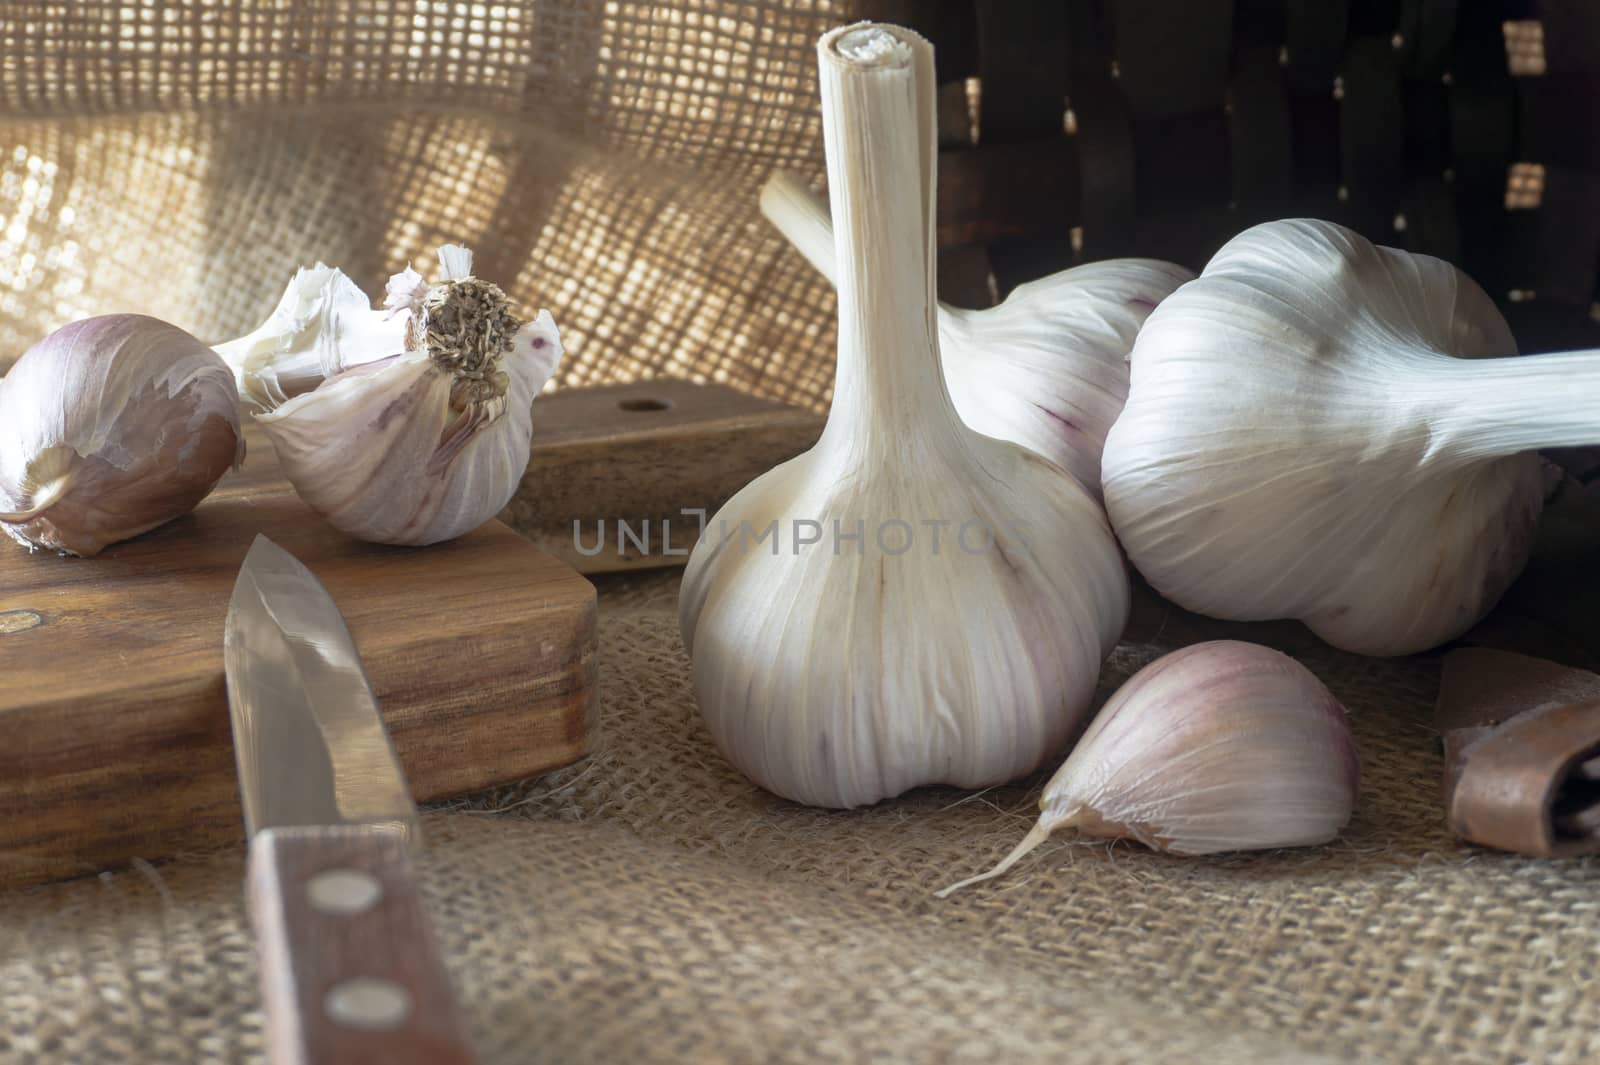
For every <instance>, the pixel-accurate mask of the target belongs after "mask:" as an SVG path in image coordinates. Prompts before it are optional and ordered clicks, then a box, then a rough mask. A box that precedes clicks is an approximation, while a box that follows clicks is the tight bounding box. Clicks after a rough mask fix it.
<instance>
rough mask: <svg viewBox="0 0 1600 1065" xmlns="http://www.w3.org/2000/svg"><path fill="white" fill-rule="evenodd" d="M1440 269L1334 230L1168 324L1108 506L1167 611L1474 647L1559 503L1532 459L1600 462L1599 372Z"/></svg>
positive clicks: (1284, 249)
mask: <svg viewBox="0 0 1600 1065" xmlns="http://www.w3.org/2000/svg"><path fill="white" fill-rule="evenodd" d="M1515 350H1516V347H1515V343H1514V341H1513V339H1512V336H1511V333H1510V330H1509V329H1508V328H1507V327H1506V324H1505V321H1504V320H1503V319H1502V318H1501V316H1500V314H1499V312H1498V311H1497V310H1496V309H1495V307H1494V304H1493V303H1492V302H1491V301H1490V300H1489V298H1488V297H1487V296H1486V295H1484V293H1483V291H1482V290H1481V289H1480V288H1479V287H1478V286H1477V285H1476V284H1474V283H1473V282H1472V281H1471V279H1469V278H1468V277H1467V276H1466V275H1465V274H1463V273H1461V272H1460V271H1459V270H1457V269H1456V268H1455V267H1453V266H1451V265H1450V264H1448V263H1445V262H1443V261H1441V260H1438V259H1434V258H1431V257H1429V256H1426V255H1414V254H1410V253H1408V252H1404V251H1398V250H1395V249H1393V248H1383V247H1378V246H1376V245H1373V244H1371V243H1370V242H1368V241H1367V240H1365V239H1364V238H1362V237H1360V236H1359V235H1357V234H1355V233H1353V232H1351V231H1349V230H1347V229H1344V228H1343V227H1340V226H1336V225H1333V224H1331V223H1327V222H1318V221H1310V220H1291V221H1281V222H1269V223H1266V224H1264V225H1259V226H1256V227H1254V228H1252V229H1249V230H1246V231H1245V232H1244V233H1242V234H1240V235H1239V236H1237V237H1235V238H1234V239H1233V240H1232V241H1230V242H1229V243H1228V244H1227V245H1225V246H1224V247H1223V248H1222V249H1221V250H1220V251H1219V252H1218V253H1217V254H1216V256H1215V257H1214V258H1213V259H1212V260H1211V262H1210V263H1209V264H1208V265H1207V267H1206V269H1205V271H1204V272H1203V273H1202V275H1201V276H1200V278H1199V279H1197V280H1195V281H1193V282H1190V283H1189V284H1187V285H1185V286H1184V287H1182V288H1181V289H1179V290H1178V291H1177V292H1176V293H1174V294H1173V295H1172V296H1170V297H1169V298H1168V299H1167V300H1166V301H1165V302H1164V303H1162V305H1161V306H1160V307H1159V308H1157V309H1156V311H1155V313H1153V314H1152V315H1151V316H1150V319H1149V321H1147V322H1146V323H1145V326H1144V328H1143V330H1141V332H1140V334H1139V337H1138V340H1137V341H1136V343H1135V345H1134V349H1133V354H1132V359H1131V361H1132V381H1131V390H1130V394H1129V398H1128V404H1127V406H1126V408H1125V409H1124V411H1123V414H1122V417H1121V418H1119V419H1118V421H1117V423H1116V425H1115V426H1114V427H1113V428H1112V430H1111V433H1110V435H1109V437H1108V438H1107V441H1106V449H1105V455H1104V463H1103V468H1102V473H1103V483H1104V489H1105V499H1106V506H1107V509H1108V511H1109V512H1110V515H1111V520H1112V524H1113V526H1114V528H1115V529H1116V531H1117V536H1118V538H1119V539H1120V540H1121V542H1122V544H1123V547H1124V548H1125V549H1126V550H1127V552H1128V556H1129V558H1130V559H1131V560H1132V562H1133V563H1134V565H1135V566H1136V567H1137V568H1138V570H1139V571H1140V572H1141V573H1142V574H1143V575H1144V576H1145V578H1146V579H1148V580H1149V581H1150V583H1151V584H1152V585H1153V586H1154V587H1155V588H1156V590H1157V591H1159V592H1160V593H1161V594H1162V595H1164V596H1166V597H1167V598H1168V599H1170V600H1172V601H1173V602H1175V603H1177V604H1179V605H1180V606H1183V607H1187V608H1188V609H1190V610H1194V611H1197V612H1199V613H1202V614H1209V615H1211V616H1213V617H1219V618H1228V619H1233V620H1242V621H1250V620H1265V619H1272V618H1298V619H1300V620H1302V621H1304V622H1305V624H1306V625H1307V626H1309V627H1310V628H1311V629H1312V631H1314V632H1316V633H1317V634H1318V635H1319V636H1321V637H1322V638H1323V639H1325V640H1327V641H1328V642H1329V643H1331V644H1333V645H1334V646H1336V647H1340V648H1343V649H1345V650H1348V651H1355V652H1359V653H1362V654H1371V655H1399V654H1408V653H1413V652H1417V651H1422V650H1425V649H1427V648H1430V647H1434V646H1437V645H1439V644H1441V643H1444V642H1446V641H1448V640H1450V639H1452V638H1454V637H1456V636H1458V635H1460V634H1461V633H1463V632H1465V631H1466V630H1467V629H1468V628H1470V627H1471V626H1472V625H1473V624H1474V623H1475V622H1476V621H1477V620H1478V619H1479V618H1481V617H1482V616H1483V615H1484V614H1485V613H1487V612H1488V610H1489V609H1490V608H1491V607H1492V606H1493V605H1494V604H1495V602H1496V601H1497V600H1498V599H1499V598H1500V596H1501V594H1502V593H1503V592H1504V591H1505V589H1506V588H1507V587H1508V586H1509V585H1510V583H1511V582H1512V580H1513V579H1515V577H1516V576H1517V574H1518V573H1519V572H1520V571H1521V570H1522V567H1523V565H1524V564H1525V562H1526V560H1527V557H1528V553H1529V551H1530V550H1531V545H1532V538H1533V531H1534V526H1535V523H1536V521H1537V517H1538V513H1539V510H1540V508H1541V505H1542V483H1541V476H1540V471H1539V462H1538V459H1537V458H1536V457H1535V456H1534V455H1532V454H1525V453H1523V452H1527V451H1530V450H1531V449H1535V448H1540V447H1556V446H1563V445H1576V444H1586V443H1596V442H1600V414H1597V413H1596V410H1597V403H1600V357H1595V356H1591V355H1583V354H1578V355H1554V356H1531V357H1520V358H1481V356H1490V355H1505V354H1508V353H1513V352H1515Z"/></svg>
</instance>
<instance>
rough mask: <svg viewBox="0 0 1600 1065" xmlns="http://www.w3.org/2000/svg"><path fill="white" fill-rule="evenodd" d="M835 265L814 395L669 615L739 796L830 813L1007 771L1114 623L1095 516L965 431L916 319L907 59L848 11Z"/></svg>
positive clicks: (917, 109)
mask: <svg viewBox="0 0 1600 1065" xmlns="http://www.w3.org/2000/svg"><path fill="white" fill-rule="evenodd" d="M818 52H819V55H820V63H821V82H822V102H823V132H824V137H825V142H826V148H827V156H828V168H829V174H830V177H831V178H832V186H833V188H834V189H836V190H838V191H837V194H836V196H835V198H834V212H835V215H834V220H835V223H836V239H837V255H838V262H839V341H838V344H839V364H838V376H837V383H836V385H835V389H834V401H833V407H832V410H831V411H830V413H829V416H828V422H827V425H826V428H825V429H824V431H823V434H822V438H821V439H820V441H819V442H818V443H817V444H816V446H815V447H813V448H812V449H811V450H810V451H808V452H806V453H804V454H802V455H800V456H799V457H797V458H795V459H792V460H790V461H789V462H786V463H784V464H783V465H781V466H778V467H777V468H775V469H773V470H771V471H769V472H768V473H766V474H764V475H762V476H761V477H759V478H757V479H756V480H755V481H753V482H751V483H750V484H749V485H747V486H746V487H745V488H744V489H743V490H742V491H740V492H739V493H738V494H737V495H736V496H734V498H733V499H732V500H730V501H729V502H728V503H727V505H726V506H724V507H723V509H722V510H721V511H720V512H719V513H718V514H717V515H716V516H715V517H714V518H713V519H712V521H711V522H710V523H709V526H708V528H707V529H706V531H705V533H704V534H703V535H702V538H701V540H700V541H699V543H697V544H696V546H695V548H694V551H693V553H692V554H691V556H690V559H689V564H688V569H687V571H686V573H685V575H684V580H683V590H682V598H681V600H680V603H679V618H680V622H681V626H682V633H683V639H684V643H685V645H686V647H687V648H688V649H689V651H690V654H691V657H692V659H693V678H694V686H695V692H696V695H697V696H698V698H699V702H700V707H701V710H702V712H703V713H704V715H705V719H706V722H707V724H708V726H709V728H710V731H711V733H712V735H713V736H714V737H715V739H716V741H717V743H718V744H719V745H720V746H721V748H722V750H723V751H724V753H725V754H726V755H727V757H728V759H729V760H730V761H731V762H733V763H734V764H735V765H736V766H738V767H739V768H740V769H741V770H743V771H744V772H745V773H746V774H748V775H749V776H750V777H751V778H752V779H753V780H755V781H756V782H757V783H758V784H760V785H762V786H763V787H765V788H767V789H769V790H771V791H773V792H776V793H777V794H779V795H782V796H785V797H787V798H790V799H794V800H797V801H800V802H804V803H810V804H813V805H819V806H833V807H850V806H858V805H862V804H865V803H871V802H876V801H877V800H879V799H883V798H886V797H888V796H892V795H896V794H899V793H900V792H903V791H905V790H906V789H908V788H912V787H916V786H917V785H920V784H931V783H948V784H955V785H959V786H963V787H982V786H985V785H989V784H995V783H999V782H1002V781H1007V780H1012V779H1015V778H1017V777H1018V776H1021V775H1023V774H1026V773H1028V772H1030V771H1031V770H1033V769H1034V768H1036V767H1037V766H1038V765H1039V764H1040V763H1041V762H1042V761H1043V760H1044V759H1046V758H1047V757H1049V756H1050V755H1051V754H1052V753H1053V752H1055V751H1057V750H1059V749H1060V747H1061V745H1062V744H1064V743H1065V742H1066V740H1067V738H1068V736H1070V735H1071V733H1072V732H1073V731H1074V729H1075V728H1076V727H1077V726H1078V725H1079V724H1080V722H1081V720H1082V717H1083V715H1084V714H1085V712H1086V711H1087V709H1088V705H1089V700H1090V698H1091V696H1092V694H1093V690H1094V684H1095V678H1096V675H1097V673H1098V671H1099V666H1100V663H1101V661H1102V660H1103V659H1104V658H1105V656H1106V654H1107V653H1108V652H1109V651H1110V649H1111V648H1112V646H1113V645H1114V644H1115V642H1116V640H1117V638H1118V636H1119V635H1120V633H1121V631H1122V627H1123V624H1124V622H1125V621H1126V618H1127V612H1128V595H1129V592H1128V583H1127V575H1126V572H1125V570H1124V567H1123V563H1122V561H1121V558H1120V555H1119V553H1118V551H1117V547H1116V543H1115V541H1114V540H1113V539H1112V537H1111V533H1110V529H1109V527H1108V525H1107V523H1106V520H1105V517H1104V514H1103V512H1102V511H1101V510H1100V508H1099V506H1098V505H1097V504H1096V503H1095V501H1094V500H1093V499H1092V498H1091V497H1090V495H1089V494H1088V492H1087V491H1085V490H1084V489H1083V488H1082V487H1081V486H1080V485H1079V484H1078V483H1077V482H1076V481H1074V480H1073V479H1072V478H1071V477H1069V476H1067V475H1066V473H1065V472H1064V471H1062V470H1061V469H1060V467H1058V466H1056V465H1055V464H1053V463H1050V462H1048V461H1046V460H1044V459H1041V458H1040V457H1039V456H1037V455H1035V454H1033V453H1032V452H1030V451H1027V450H1026V449H1024V448H1021V447H1018V446H1016V445H1014V444H1011V443H1008V442H1004V441H1000V440H995V439H991V438H989V437H986V436H982V435H980V434H978V433H975V432H973V431H972V430H970V429H968V428H967V427H966V426H964V425H963V424H962V423H961V420H960V419H959V418H958V417H957V416H956V413H955V410H954V409H953V407H952V406H951V404H950V398H949V395H948V394H947V392H946V391H945V387H944V380H943V377H942V375H941V373H940V370H939V349H938V344H937V340H936V337H935V330H934V322H933V304H934V300H933V194H934V184H933V182H934V144H935V139H934V122H933V117H934V111H933V95H934V90H933V58H932V53H933V50H932V48H931V47H930V46H929V45H928V43H927V42H926V41H924V40H923V39H922V38H921V37H918V36H917V35H916V34H914V33H912V32H910V31H908V30H904V29H900V28H898V27H889V26H881V25H872V24H862V25H858V26H851V27H845V28H843V29H839V30H835V31H833V32H831V33H828V34H826V35H825V36H824V37H823V38H822V40H821V41H820V42H819V45H818Z"/></svg>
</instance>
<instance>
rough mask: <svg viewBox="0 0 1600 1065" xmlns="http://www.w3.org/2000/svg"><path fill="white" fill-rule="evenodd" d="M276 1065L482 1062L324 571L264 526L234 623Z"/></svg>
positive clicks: (229, 651) (234, 686) (228, 634)
mask: <svg viewBox="0 0 1600 1065" xmlns="http://www.w3.org/2000/svg"><path fill="white" fill-rule="evenodd" d="M223 659H224V666H225V670H226V674H227V687H228V705H229V711H230V716H231V719H232V723H233V740H234V758H235V762H236V764H237V766H238V772H239V794H240V800H241V805H242V806H243V809H244V817H245V827H246V830H247V832H248V833H249V836H250V860H249V882H250V910H251V919H252V923H253V924H254V926H255V931H256V939H257V944H258V950H259V953H260V965H261V988H262V998H263V1002H264V1004H265V1007H266V1014H267V1044H268V1050H269V1054H270V1058H271V1061H272V1062H273V1063H274V1065H333V1063H335V1062H337V1063H339V1065H361V1063H369V1062H370V1063H374V1065H375V1063H377V1062H383V1063H384V1065H412V1063H415V1065H423V1063H427V1065H471V1063H472V1062H473V1061H475V1060H476V1059H475V1058H474V1056H473V1054H472V1052H471V1049H470V1047H469V1044H468V1042H467V1039H466V1035H465V1026H464V1024H463V1023H462V1018H461V1014H460V1010H459V1008H458V1006H457V1005H456V1000H455V996H454V993H453V992H452V990H451V987H450V982H449V978H448V976H447V975H446V972H445V969H444V966H443V964H442V962H441V960H440V956H439V951H438V947H437V944H436V943H435V941H434V937H433V934H432V930H431V928H430V927H429V924H428V920H427V917H426V914H425V913H424V911H423V908H422V904H421V899H420V896H419V894H418V892H417V887H416V880H415V875H414V872H413V869H412V865H411V860H410V855H409V852H410V850H411V848H412V847H413V846H416V845H418V844H419V842H420V838H421V834H420V831H419V826H418V818H417V810H416V805H415V804H414V803H413V802H412V799H411V792H410V789H409V788H408V786H407V784H406V779H405V774H404V772H403V771H402V770H401V768H400V763H399V761H398V759H397V758H396V757H395V753H394V747H393V744H392V743H391V742H390V740H389V734H388V731H387V730H386V729H385V728H384V724H383V718H382V717H381V716H380V714H379V711H378V702H377V698H376V697H375V696H374V695H373V692H372V686H371V684H370V682H369V681H368V679H367V675H366V671H365V670H364V668H363V667H362V664H361V657H360V654H359V653H358V651H357V649H356V644H355V640H354V639H353V638H352V637H351V635H350V630H349V628H348V626H347V625H346V624H345V620H344V616H343V615H342V614H341V613H340V612H339V608H338V606H337V605H336V604H335V603H334V601H333V598H332V597H331V596H330V595H329V594H328V592H327V589H326V588H324V587H323V585H322V582H320V581H319V580H317V578H316V576H315V575H314V574H312V572H311V571H310V570H309V569H307V568H306V567H305V566H304V565H303V564H302V563H301V562H300V560H299V559H297V558H295V557H294V556H293V555H291V554H289V553H288V552H287V551H285V550H283V549H282V548H281V547H279V546H278V545H276V544H274V543H273V542H272V541H271V540H268V539H267V538H266V537H265V536H258V537H256V540H255V543H254V544H252V545H251V547H250V552H249V554H248V555H246V557H245V560H244V565H243V567H242V568H241V569H240V571H239V578H238V581H237V583H236V584H235V585H234V590H233V598H232V599H231V601H230V602H229V604H228V619H227V625H226V629H225V632H224V636H223Z"/></svg>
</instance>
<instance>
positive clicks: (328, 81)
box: [0, 0, 849, 405]
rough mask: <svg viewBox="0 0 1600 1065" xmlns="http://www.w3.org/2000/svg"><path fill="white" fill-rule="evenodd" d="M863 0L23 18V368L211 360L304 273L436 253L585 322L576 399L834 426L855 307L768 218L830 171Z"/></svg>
mask: <svg viewBox="0 0 1600 1065" xmlns="http://www.w3.org/2000/svg"><path fill="white" fill-rule="evenodd" d="M846 6H847V5H845V4H841V3H839V2H835V0H808V2H806V3H798V4H791V3H781V2H777V0H754V2H744V3H741V2H737V0H680V2H677V3H671V4H638V3H619V2H610V3H599V2H588V0H554V2H544V0H541V2H535V0H521V2H516V3H484V2H478V0H470V2H469V0H445V2H441V0H342V2H338V3H315V4H308V3H299V2H294V3H291V2H284V0H268V2H261V0H142V2H135V0H104V2H102V0H73V2H72V3H61V2H49V3H37V2H31V0H10V2H8V3H6V4H5V5H0V367H3V366H5V365H8V364H9V363H10V362H11V361H12V360H14V359H15V357H16V356H18V355H20V354H21V353H22V351H24V350H26V348H27V346H28V345H29V344H31V343H32V342H33V341H34V340H36V339H38V337H40V336H42V335H43V334H44V333H45V332H48V331H49V330H50V329H52V328H54V327H56V326H58V325H61V324H63V323H65V322H67V321H70V320H72V319H73V318H76V317H82V316H84V315H87V314H94V313H103V312H107V311H111V310H138V311H144V312H146V313H150V314H154V315H157V316H159V317H163V318H166V319H168V320H170V321H172V322H174V323H176V324H178V325H181V326H183V327H184V328H186V329H188V330H190V331H191V332H194V333H196V334H197V335H199V336H201V337H205V338H208V339H215V340H220V339H226V338H228V337H231V336H235V335H238V334H240V333H242V332H245V331H247V330H248V329H250V328H253V327H254V326H255V325H256V324H258V323H259V322H260V320H261V319H262V318H264V317H265V315H266V314H267V312H268V311H270V310H271V309H272V307H273V305H274V304H275V303H276V301H277V298H278V296H279V295H280V294H281V293H282V291H283V287H284V285H285V283H286V282H287V280H288V278H289V277H290V276H291V275H292V274H293V272H294V269H295V267H296V266H298V265H300V264H303V263H304V264H309V263H311V262H313V261H315V260H317V259H322V260H324V261H326V262H329V263H332V264H335V265H339V266H341V267H343V268H344V269H345V270H346V271H348V272H349V273H350V274H351V275H352V276H353V277H355V278H356V280H357V281H358V282H360V283H361V284H362V285H363V287H365V288H367V289H368V290H369V291H372V292H375V293H376V292H381V290H382V285H383V281H384V280H385V279H386V277H387V275H388V274H389V273H391V272H393V271H394V270H396V269H398V268H399V267H400V266H402V265H403V264H404V263H405V262H406V261H408V260H410V261H413V262H415V263H416V265H417V267H418V269H420V270H422V271H424V272H425V273H429V272H431V271H432V267H433V255H434V248H435V247H436V246H437V245H438V244H440V243H443V242H446V241H457V242H461V243H465V244H467V245H469V246H471V247H473V248H474V249H475V250H476V251H477V253H478V261H477V267H476V269H477V272H478V273H479V274H481V275H482V276H485V277H488V278H490V279H493V280H496V281H498V282H499V283H501V284H502V286H503V287H505V288H506V289H507V290H508V291H509V292H510V293H511V295H512V296H513V297H514V298H515V299H517V300H518V301H519V302H521V303H522V304H523V305H525V306H526V307H528V308H530V309H532V308H537V307H547V308H549V309H550V311H551V312H552V313H553V314H554V315H555V318H556V321H557V322H558V323H559V324H560V325H561V328H562V332H563V335H564V337H565V339H566V342H567V350H568V353H569V354H568V356H567V360H566V362H565V364H564V365H563V367H562V368H561V370H560V373H559V375H558V383H559V384H561V385H572V384H592V383H596V382H603V381H615V380H629V379H633V378H637V377H641V376H646V375H650V374H657V373H670V374H674V375H677V376H683V377H690V378H694V379H696V380H714V381H722V382H726V383H728V384H732V385H735V386H738V387H741V388H744V389H746V390H751V391H756V392H760V393H762V394H764V395H769V396H773V397H776V398H781V399H788V400H794V401H798V402H801V403H809V404H812V405H816V404H818V403H820V402H821V401H822V400H823V399H824V397H825V396H826V393H827V389H828V386H829V383H830V381H831V379H832V360H831V352H830V351H829V350H828V342H827V339H826V335H827V333H828V331H829V329H830V328H831V318H830V316H831V310H832V306H833V302H832V300H833V297H832V293H831V291H830V290H829V289H828V287H827V286H826V284H824V283H823V282H822V281H821V280H820V279H819V278H817V276H816V275H815V274H814V273H812V272H811V271H809V270H808V269H806V268H805V267H804V265H803V263H801V261H800V260H799V259H798V257H797V256H795V255H794V254H793V253H790V252H787V251H785V250H784V248H783V245H782V244H781V242H780V240H779V239H778V238H777V237H776V235H775V234H774V233H773V232H772V230H771V229H770V227H768V226H766V225H765V223H763V222H762V221H761V220H760V217H759V214H758V213H757V211H756V207H755V191H756V189H757V188H758V187H759V184H760V180H761V179H762V178H763V177H764V176H765V174H766V173H767V172H768V171H769V170H770V169H771V168H772V167H774V166H779V165H784V166H794V167H798V168H800V169H802V170H804V171H807V172H817V171H819V170H820V165H821V157H820V127H819V122H818V117H817V104H816V91H815V64H814V61H813V51H812V49H813V45H814V42H815V39H816V37H817V35H818V34H819V33H820V31H821V30H822V29H824V28H826V27H827V26H829V25H832V24H834V23H836V22H838V21H840V20H842V19H843V18H846V17H849V12H848V11H846V10H844V8H845V7H846Z"/></svg>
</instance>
